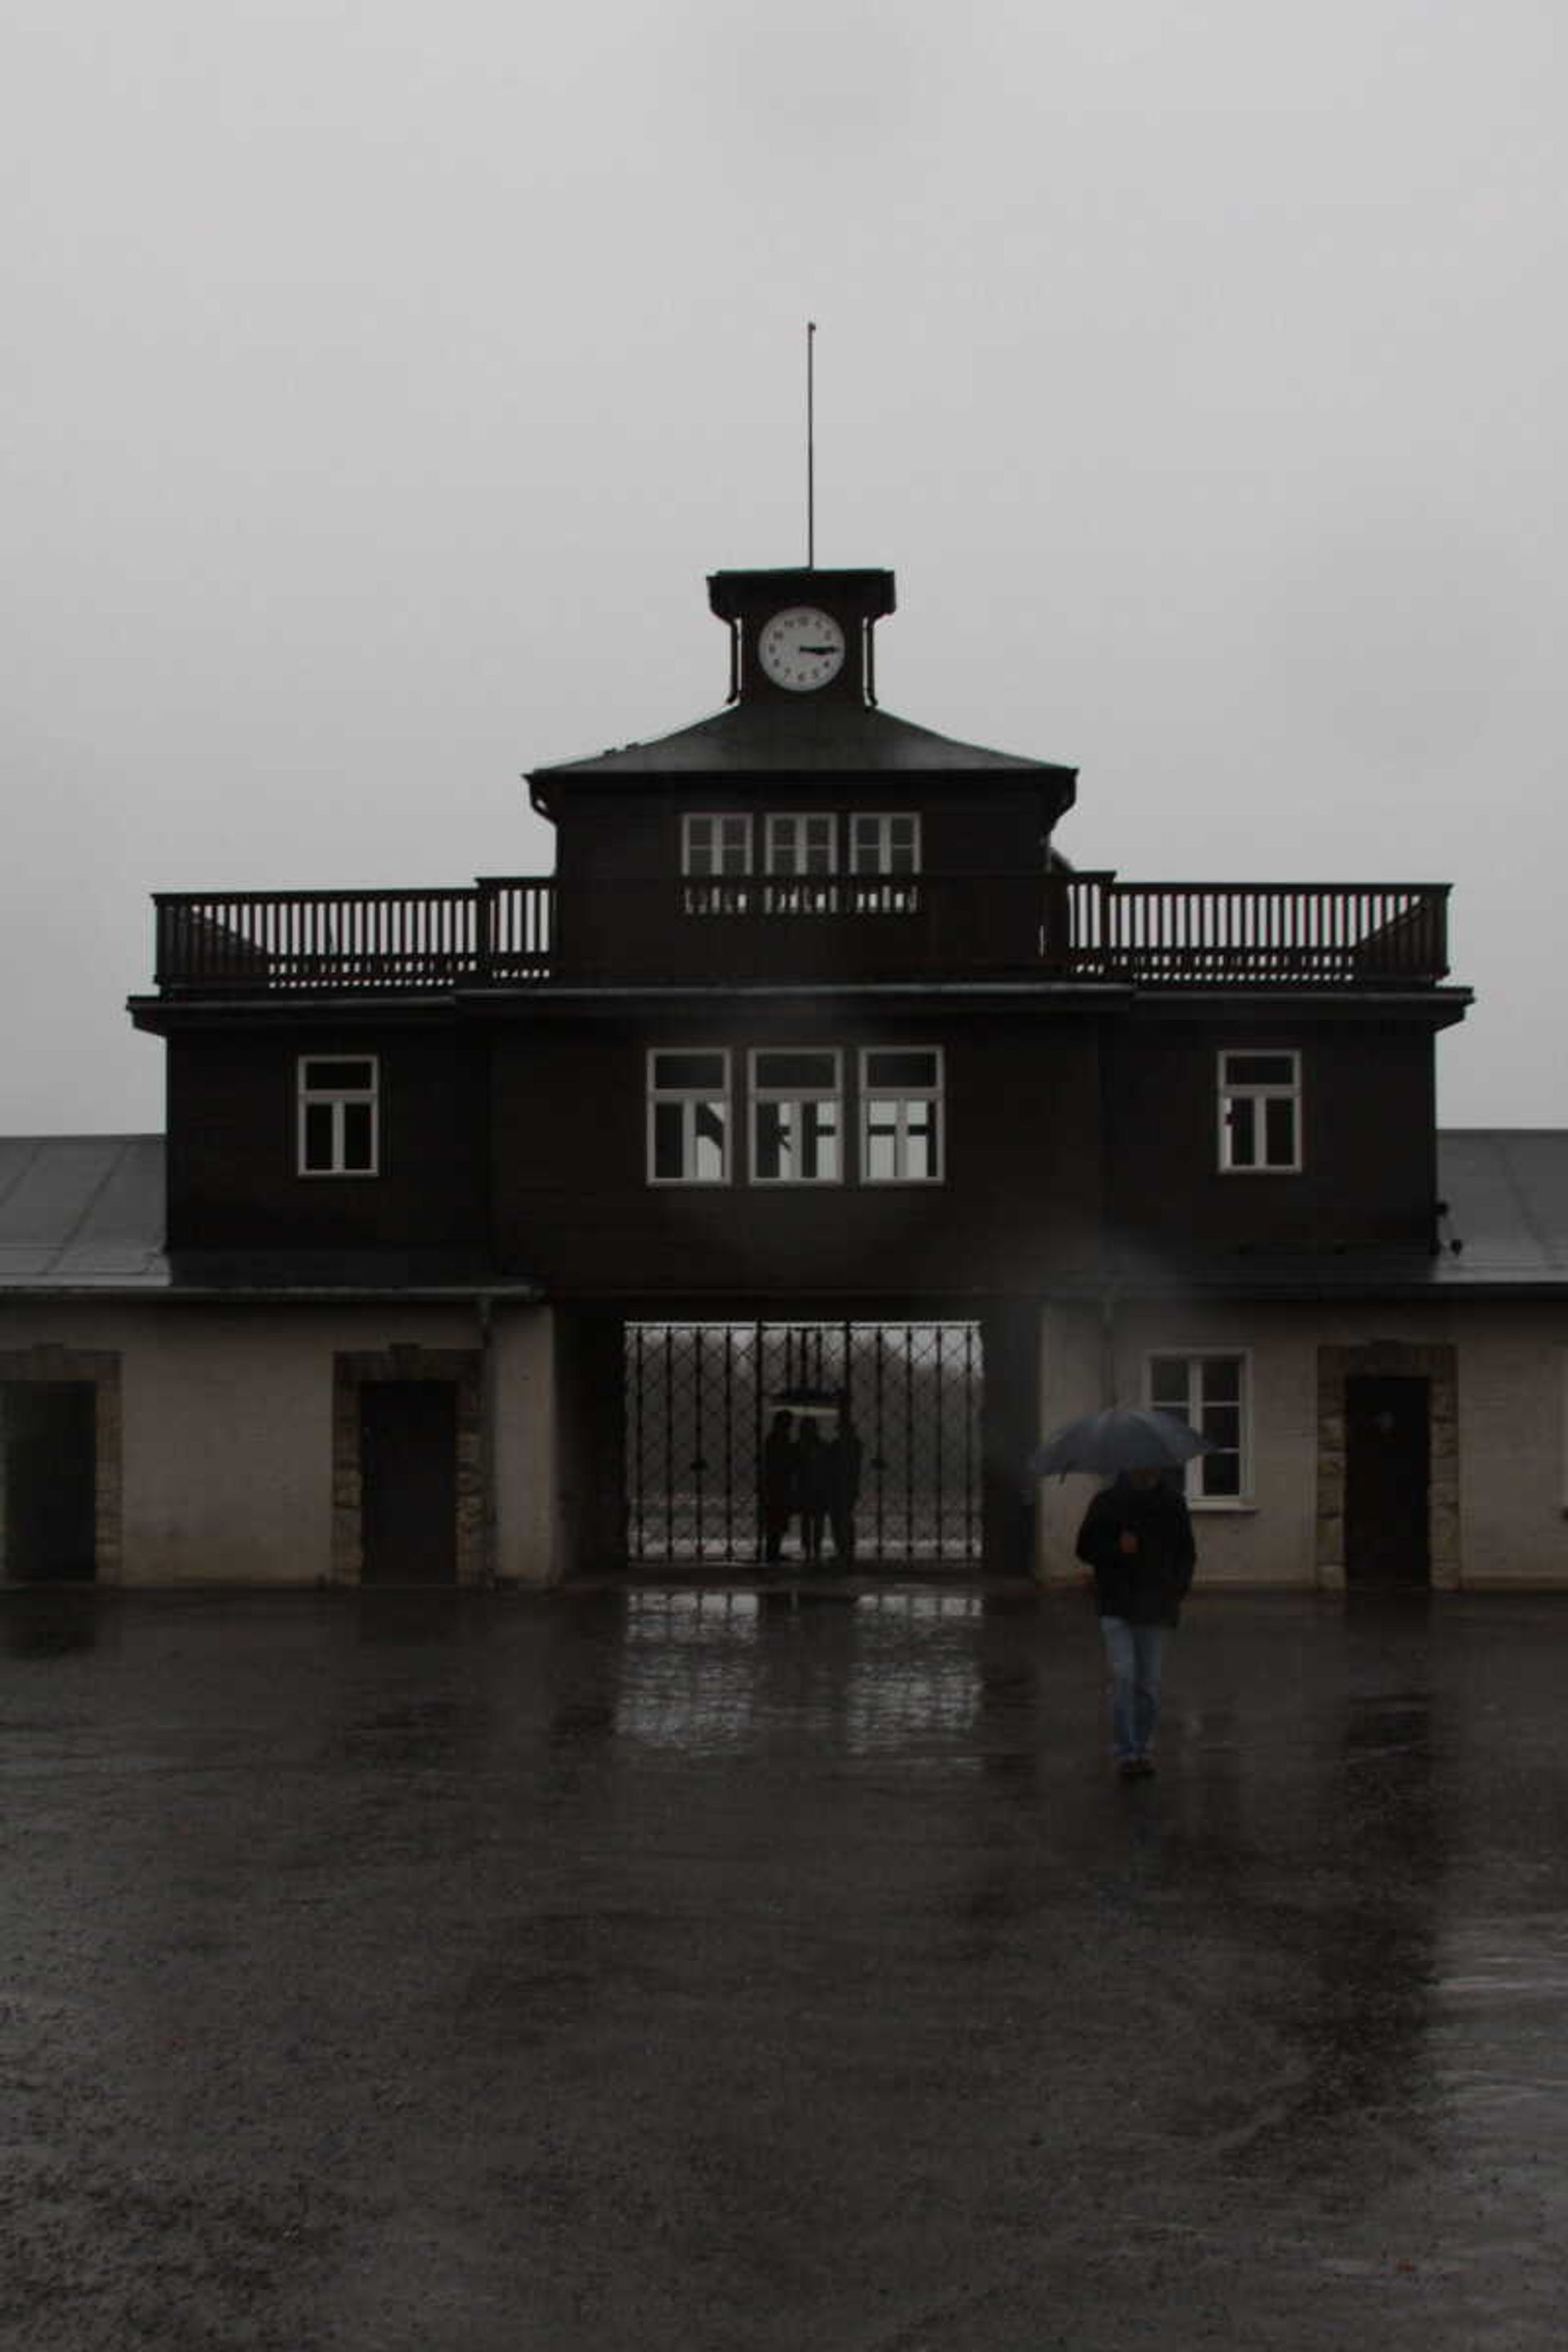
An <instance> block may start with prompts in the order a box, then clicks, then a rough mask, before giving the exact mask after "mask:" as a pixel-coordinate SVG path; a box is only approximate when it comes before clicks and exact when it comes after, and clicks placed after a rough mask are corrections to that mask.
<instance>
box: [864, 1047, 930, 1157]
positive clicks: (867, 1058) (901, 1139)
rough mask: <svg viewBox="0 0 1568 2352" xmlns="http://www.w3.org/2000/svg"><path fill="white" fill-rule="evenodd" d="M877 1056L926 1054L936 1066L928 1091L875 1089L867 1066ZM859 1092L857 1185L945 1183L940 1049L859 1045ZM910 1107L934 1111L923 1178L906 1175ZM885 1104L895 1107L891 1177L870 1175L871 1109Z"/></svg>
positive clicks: (917, 1088) (903, 1087)
mask: <svg viewBox="0 0 1568 2352" xmlns="http://www.w3.org/2000/svg"><path fill="white" fill-rule="evenodd" d="M879 1054H930V1055H932V1056H933V1057H934V1059H935V1063H936V1080H935V1083H934V1085H932V1086H930V1087H909V1086H897V1087H887V1086H875V1085H873V1084H872V1080H871V1063H872V1060H873V1057H874V1056H875V1055H879ZM858 1077H859V1089H860V1118H859V1140H860V1181H861V1182H862V1184H875V1185H878V1186H881V1185H884V1184H944V1183H945V1182H946V1181H947V1108H946V1080H947V1068H946V1062H945V1057H944V1055H943V1050H942V1046H940V1045H888V1044H883V1045H862V1046H861V1048H860V1066H859V1072H858ZM913 1103H930V1104H931V1106H932V1108H933V1111H934V1117H933V1118H932V1120H931V1158H932V1160H933V1162H934V1165H933V1168H932V1171H931V1174H930V1175H927V1176H916V1175H911V1174H910V1172H909V1168H908V1160H909V1147H910V1122H909V1116H908V1114H909V1108H910V1105H911V1104H913ZM889 1104H893V1105H895V1106H896V1107H897V1118H896V1119H895V1121H894V1129H893V1156H894V1158H895V1160H896V1161H897V1162H898V1167H897V1171H896V1173H894V1174H893V1175H891V1176H876V1175H873V1174H872V1173H871V1115H872V1111H873V1108H876V1107H878V1106H880V1107H881V1108H884V1109H885V1108H887V1106H888V1105H889Z"/></svg>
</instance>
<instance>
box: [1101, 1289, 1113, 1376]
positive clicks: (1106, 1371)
mask: <svg viewBox="0 0 1568 2352" xmlns="http://www.w3.org/2000/svg"><path fill="white" fill-rule="evenodd" d="M1115 1402H1116V1285H1115V1283H1114V1282H1108V1283H1107V1284H1106V1286H1105V1288H1104V1289H1103V1290H1102V1291H1101V1292H1100V1403H1101V1404H1102V1405H1112V1404H1114V1403H1115Z"/></svg>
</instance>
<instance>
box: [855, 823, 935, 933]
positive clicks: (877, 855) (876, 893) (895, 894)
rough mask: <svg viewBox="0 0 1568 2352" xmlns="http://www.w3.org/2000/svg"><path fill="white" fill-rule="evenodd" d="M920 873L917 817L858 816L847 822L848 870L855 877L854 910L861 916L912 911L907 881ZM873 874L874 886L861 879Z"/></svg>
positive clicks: (911, 892)
mask: <svg viewBox="0 0 1568 2352" xmlns="http://www.w3.org/2000/svg"><path fill="white" fill-rule="evenodd" d="M920 870H921V821H920V819H919V817H918V816H912V815H902V816H881V815H870V814H859V815H855V816H852V817H851V818H850V820H849V871H850V873H851V874H852V875H854V876H855V877H857V881H856V888H855V894H854V896H855V907H856V910H857V912H858V913H861V914H896V915H904V914H909V913H910V912H912V910H913V908H914V905H915V897H916V894H915V889H914V885H913V882H912V880H911V879H910V877H912V876H914V875H916V874H918V873H919V872H920ZM872 875H875V876H877V877H879V880H878V881H877V883H876V884H875V885H870V884H868V881H867V880H866V879H865V878H863V877H869V876H872Z"/></svg>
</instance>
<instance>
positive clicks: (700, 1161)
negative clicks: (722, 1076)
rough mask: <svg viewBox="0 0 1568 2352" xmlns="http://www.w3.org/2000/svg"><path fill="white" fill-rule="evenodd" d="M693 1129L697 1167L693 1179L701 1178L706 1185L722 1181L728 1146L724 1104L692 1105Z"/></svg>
mask: <svg viewBox="0 0 1568 2352" xmlns="http://www.w3.org/2000/svg"><path fill="white" fill-rule="evenodd" d="M687 1108H689V1111H690V1113H691V1130H692V1135H693V1138H694V1148H693V1150H692V1153H691V1160H692V1162H693V1164H692V1165H691V1166H690V1167H689V1169H688V1170H687V1174H688V1175H689V1176H696V1177H699V1178H700V1180H701V1181H702V1182H703V1183H705V1184H711V1183H717V1182H720V1181H721V1180H722V1178H723V1176H724V1173H725V1167H724V1147H725V1136H726V1133H727V1126H726V1118H725V1109H724V1105H723V1104H722V1103H721V1102H703V1103H691V1104H689V1105H688V1106H687Z"/></svg>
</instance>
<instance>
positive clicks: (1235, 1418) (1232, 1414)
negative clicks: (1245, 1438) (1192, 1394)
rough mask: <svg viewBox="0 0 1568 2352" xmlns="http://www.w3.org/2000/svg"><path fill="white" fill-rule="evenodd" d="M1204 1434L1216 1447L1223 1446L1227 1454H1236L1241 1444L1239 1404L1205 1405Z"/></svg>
mask: <svg viewBox="0 0 1568 2352" xmlns="http://www.w3.org/2000/svg"><path fill="white" fill-rule="evenodd" d="M1203 1433H1204V1435H1205V1437H1207V1438H1211V1439H1212V1440H1213V1442H1214V1444H1215V1445H1223V1446H1224V1447H1225V1448H1226V1451H1227V1452H1229V1453H1231V1454H1234V1453H1236V1452H1237V1450H1238V1448H1239V1447H1240V1444H1241V1407H1240V1406H1239V1405H1238V1404H1211V1405H1205V1408H1204V1416H1203Z"/></svg>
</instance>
